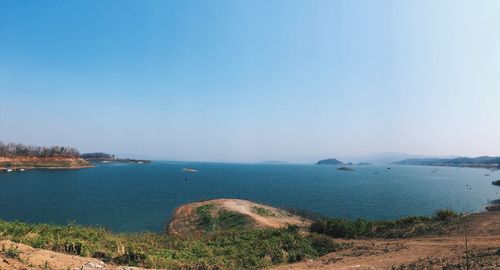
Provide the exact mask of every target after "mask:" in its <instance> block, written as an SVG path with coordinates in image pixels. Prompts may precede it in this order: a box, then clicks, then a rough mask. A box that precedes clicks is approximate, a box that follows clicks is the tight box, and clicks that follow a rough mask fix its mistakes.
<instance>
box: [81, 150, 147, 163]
mask: <svg viewBox="0 0 500 270" xmlns="http://www.w3.org/2000/svg"><path fill="white" fill-rule="evenodd" d="M80 158H83V159H84V160H86V161H89V162H104V163H107V162H117V163H150V162H151V160H146V159H131V158H116V157H115V155H113V154H108V153H102V152H96V153H85V154H81V155H80Z"/></svg>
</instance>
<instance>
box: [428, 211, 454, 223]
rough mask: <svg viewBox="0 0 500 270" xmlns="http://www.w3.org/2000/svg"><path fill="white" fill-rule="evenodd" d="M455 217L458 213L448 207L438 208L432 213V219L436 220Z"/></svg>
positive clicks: (446, 219)
mask: <svg viewBox="0 0 500 270" xmlns="http://www.w3.org/2000/svg"><path fill="white" fill-rule="evenodd" d="M456 217H458V214H457V213H455V212H454V211H453V210H450V209H439V210H437V211H436V213H434V215H433V219H434V220H437V221H450V220H452V219H453V218H456Z"/></svg>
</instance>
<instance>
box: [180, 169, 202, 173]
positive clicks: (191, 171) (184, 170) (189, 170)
mask: <svg viewBox="0 0 500 270" xmlns="http://www.w3.org/2000/svg"><path fill="white" fill-rule="evenodd" d="M182 171H183V172H187V173H197V172H198V170H196V169H192V168H184V169H182Z"/></svg>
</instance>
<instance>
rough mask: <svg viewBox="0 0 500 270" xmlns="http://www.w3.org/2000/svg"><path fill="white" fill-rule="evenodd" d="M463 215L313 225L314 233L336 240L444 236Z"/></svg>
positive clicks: (439, 213)
mask: <svg viewBox="0 0 500 270" xmlns="http://www.w3.org/2000/svg"><path fill="white" fill-rule="evenodd" d="M459 217H460V216H459V214H457V213H455V212H453V211H452V210H449V209H441V210H438V211H436V213H434V215H433V216H432V217H426V216H411V217H405V218H401V219H398V220H394V221H386V220H383V221H381V220H378V221H377V220H375V221H374V220H366V219H357V220H349V219H339V218H337V219H322V220H319V221H316V222H314V223H313V224H311V228H310V231H311V232H314V233H318V234H325V235H328V236H332V237H336V238H372V237H377V238H407V237H414V236H421V235H425V234H442V233H444V232H445V231H446V228H449V227H450V225H453V224H458V223H459V222H460V220H459Z"/></svg>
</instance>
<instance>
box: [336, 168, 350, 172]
mask: <svg viewBox="0 0 500 270" xmlns="http://www.w3.org/2000/svg"><path fill="white" fill-rule="evenodd" d="M337 171H347V172H352V171H354V169H352V168H349V167H340V168H337Z"/></svg>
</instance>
